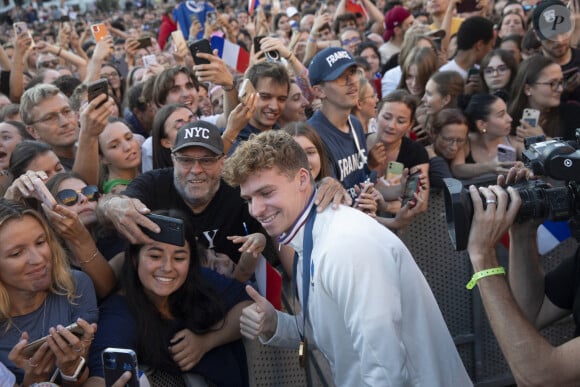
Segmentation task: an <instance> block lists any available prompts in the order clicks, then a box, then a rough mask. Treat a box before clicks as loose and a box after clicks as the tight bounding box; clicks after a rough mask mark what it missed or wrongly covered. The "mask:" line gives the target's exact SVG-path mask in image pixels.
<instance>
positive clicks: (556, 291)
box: [544, 248, 580, 336]
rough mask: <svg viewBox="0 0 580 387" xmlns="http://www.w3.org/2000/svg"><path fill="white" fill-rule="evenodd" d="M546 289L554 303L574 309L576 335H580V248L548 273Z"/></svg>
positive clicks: (560, 306) (547, 294) (564, 307)
mask: <svg viewBox="0 0 580 387" xmlns="http://www.w3.org/2000/svg"><path fill="white" fill-rule="evenodd" d="M544 289H545V290H544V291H545V293H546V296H548V298H549V299H550V301H552V303H553V304H554V305H556V306H557V307H559V308H562V309H568V310H571V311H572V316H573V317H574V322H575V323H576V330H575V332H574V334H575V336H580V248H579V249H577V250H576V255H574V256H572V257H569V258H567V259H566V260H564V261H563V262H562V263H561V264H560V265H558V267H557V268H556V269H554V270H552V271H551V272H549V273H548V274H547V275H546V278H545V284H544Z"/></svg>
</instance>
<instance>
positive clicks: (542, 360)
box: [468, 186, 580, 386]
mask: <svg viewBox="0 0 580 387" xmlns="http://www.w3.org/2000/svg"><path fill="white" fill-rule="evenodd" d="M480 192H481V193H482V194H483V195H484V197H485V198H486V200H488V201H489V200H492V201H493V200H496V203H489V202H488V204H487V208H486V209H485V210H484V209H483V204H482V199H481V198H480ZM508 192H509V197H510V199H511V204H510V205H509V206H508V203H507V202H508V193H507V192H506V191H504V190H503V189H502V188H500V187H499V186H493V187H490V188H489V189H488V188H480V189H479V191H478V190H477V189H476V188H475V187H474V186H472V187H470V193H471V198H472V200H473V203H474V211H475V215H474V220H473V223H472V226H471V231H470V235H469V243H468V251H469V257H470V259H471V263H472V265H473V271H474V272H479V271H482V270H486V269H491V268H494V267H497V266H498V261H497V257H496V252H495V248H496V245H497V242H498V241H499V238H500V237H501V236H502V235H503V234H504V233H505V231H507V228H508V227H509V226H510V225H511V224H512V223H513V221H514V219H515V216H516V214H517V211H518V209H519V206H520V204H521V199H520V197H519V195H518V194H517V192H516V191H515V189H514V188H512V187H509V188H508ZM510 270H513V269H512V268H510ZM477 286H478V288H479V292H480V294H481V298H482V300H483V305H484V307H485V311H486V313H487V316H488V320H489V322H490V325H491V328H492V330H493V332H494V334H495V336H496V338H497V341H498V343H499V346H500V348H501V350H502V352H503V354H504V356H505V358H506V360H507V362H508V364H509V366H510V369H511V371H512V373H513V376H514V378H515V379H516V383H517V384H518V385H526V386H547V385H552V386H573V385H576V384H577V383H578V380H580V369H579V368H578V366H577V361H578V359H579V358H580V339H578V338H575V339H572V340H570V341H568V342H567V343H565V344H562V345H560V346H559V347H554V346H552V345H551V344H550V343H549V342H548V341H546V339H545V338H544V337H543V336H542V335H540V333H539V332H538V331H537V330H536V328H534V326H533V325H532V324H531V323H530V322H529V321H528V320H527V318H526V317H525V316H524V314H523V313H522V311H521V309H520V308H519V307H518V305H517V304H516V301H515V299H514V297H513V296H512V294H511V293H510V289H509V287H508V283H507V281H506V279H505V277H504V276H503V275H492V276H487V277H484V278H481V279H480V280H479V281H478V282H477Z"/></svg>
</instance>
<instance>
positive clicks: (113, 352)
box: [101, 348, 139, 387]
mask: <svg viewBox="0 0 580 387" xmlns="http://www.w3.org/2000/svg"><path fill="white" fill-rule="evenodd" d="M101 357H102V360H103V375H104V376H105V385H106V386H107V387H111V386H113V384H114V383H115V382H116V381H117V379H119V378H120V377H121V375H123V373H125V372H126V371H129V372H131V379H130V380H129V382H128V383H127V384H126V386H128V387H139V368H138V366H137V355H136V354H135V351H133V350H131V349H124V348H107V349H105V350H104V351H103V353H102V354H101Z"/></svg>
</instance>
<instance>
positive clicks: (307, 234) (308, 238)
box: [292, 206, 316, 367]
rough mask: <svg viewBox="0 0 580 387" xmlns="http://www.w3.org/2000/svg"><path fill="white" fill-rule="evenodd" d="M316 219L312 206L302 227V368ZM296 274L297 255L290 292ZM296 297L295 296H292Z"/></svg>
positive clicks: (304, 354) (299, 357) (299, 354)
mask: <svg viewBox="0 0 580 387" xmlns="http://www.w3.org/2000/svg"><path fill="white" fill-rule="evenodd" d="M315 218H316V206H312V208H311V209H310V214H308V218H307V219H306V225H305V226H304V238H303V242H302V299H301V300H300V301H301V303H300V304H301V305H302V317H303V320H304V325H303V328H302V333H300V330H298V333H299V335H300V348H299V350H298V359H299V361H300V365H301V366H302V367H304V364H305V359H306V351H307V347H306V339H305V338H304V336H305V333H306V320H307V316H308V295H309V293H310V276H311V274H313V273H311V271H312V266H311V262H312V245H313V241H312V229H313V227H314V219H315ZM297 273H298V254H295V255H294V269H293V276H292V282H293V286H292V290H293V292H297V291H298V281H297ZM294 296H296V294H294Z"/></svg>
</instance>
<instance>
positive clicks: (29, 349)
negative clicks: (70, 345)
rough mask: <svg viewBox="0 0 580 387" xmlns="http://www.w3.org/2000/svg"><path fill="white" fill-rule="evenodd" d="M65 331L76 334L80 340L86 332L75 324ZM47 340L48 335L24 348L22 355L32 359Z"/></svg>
mask: <svg viewBox="0 0 580 387" xmlns="http://www.w3.org/2000/svg"><path fill="white" fill-rule="evenodd" d="M65 329H66V330H68V331H70V332H71V333H72V334H74V335H75V336H76V337H79V338H80V337H81V336H82V335H83V333H84V332H85V330H84V329H83V328H81V327H80V326H79V325H78V324H77V323H73V324H71V325H69V326H67V327H66V328H65ZM47 338H48V335H46V336H44V337H42V338H40V339H38V340H34V341H33V342H32V343H29V344H27V345H26V346H25V347H24V348H22V354H23V355H24V356H25V357H27V358H30V357H31V356H32V355H34V353H35V352H36V351H37V350H38V348H40V346H41V345H42V344H44V343H45V342H46V339H47Z"/></svg>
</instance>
